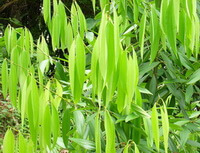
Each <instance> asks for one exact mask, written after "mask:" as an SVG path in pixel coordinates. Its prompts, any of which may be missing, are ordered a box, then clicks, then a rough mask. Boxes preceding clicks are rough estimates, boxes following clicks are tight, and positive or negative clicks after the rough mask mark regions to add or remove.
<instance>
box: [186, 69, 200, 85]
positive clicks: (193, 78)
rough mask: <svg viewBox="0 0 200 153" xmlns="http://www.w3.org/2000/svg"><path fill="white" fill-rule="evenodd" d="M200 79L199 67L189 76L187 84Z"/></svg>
mask: <svg viewBox="0 0 200 153" xmlns="http://www.w3.org/2000/svg"><path fill="white" fill-rule="evenodd" d="M199 80H200V68H199V69H197V70H196V71H195V72H194V73H193V74H192V75H191V76H190V78H189V80H188V83H187V84H194V83H196V82H197V81H199Z"/></svg>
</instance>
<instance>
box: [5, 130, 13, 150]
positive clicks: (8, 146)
mask: <svg viewBox="0 0 200 153" xmlns="http://www.w3.org/2000/svg"><path fill="white" fill-rule="evenodd" d="M14 152H15V138H14V135H13V133H12V131H11V130H10V129H8V130H7V132H6V134H5V136H4V140H3V153H14Z"/></svg>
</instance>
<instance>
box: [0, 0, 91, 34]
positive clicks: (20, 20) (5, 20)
mask: <svg viewBox="0 0 200 153" xmlns="http://www.w3.org/2000/svg"><path fill="white" fill-rule="evenodd" d="M42 1H43V0H0V28H1V30H3V29H4V28H5V27H6V26H7V25H8V24H10V25H12V26H13V27H21V26H26V27H27V28H28V29H29V30H30V31H31V32H32V34H33V37H34V38H37V37H39V35H40V34H41V32H42V31H44V30H45V28H46V25H45V24H44V21H43V16H42V13H41V12H42ZM62 1H63V3H64V4H65V5H66V7H67V8H68V9H70V7H71V4H72V1H73V0H62ZM77 2H78V4H79V5H80V7H81V9H82V11H83V13H84V15H85V16H86V18H88V17H93V16H94V13H93V8H92V2H91V0H78V1H77ZM67 13H68V14H69V12H67Z"/></svg>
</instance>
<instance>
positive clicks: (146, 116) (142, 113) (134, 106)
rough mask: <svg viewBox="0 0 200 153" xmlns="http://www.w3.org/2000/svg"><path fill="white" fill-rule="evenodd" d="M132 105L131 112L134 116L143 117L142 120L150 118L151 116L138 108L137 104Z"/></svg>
mask: <svg viewBox="0 0 200 153" xmlns="http://www.w3.org/2000/svg"><path fill="white" fill-rule="evenodd" d="M132 105H133V110H134V111H135V113H136V114H138V115H140V116H142V117H144V118H150V117H151V116H150V115H149V114H148V113H147V112H146V111H144V110H143V109H142V108H141V107H140V106H138V105H137V104H132Z"/></svg>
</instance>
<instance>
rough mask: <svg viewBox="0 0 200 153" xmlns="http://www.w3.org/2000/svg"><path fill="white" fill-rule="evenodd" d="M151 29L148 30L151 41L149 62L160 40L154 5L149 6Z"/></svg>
mask: <svg viewBox="0 0 200 153" xmlns="http://www.w3.org/2000/svg"><path fill="white" fill-rule="evenodd" d="M150 27H151V31H150V34H151V35H150V41H151V63H152V62H153V61H154V59H155V58H156V55H157V52H158V50H159V42H160V25H159V21H158V17H157V13H156V9H155V5H153V6H152V7H151V26H150Z"/></svg>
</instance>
